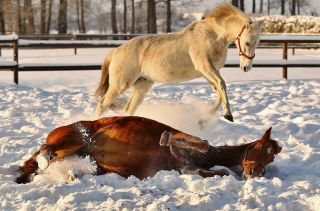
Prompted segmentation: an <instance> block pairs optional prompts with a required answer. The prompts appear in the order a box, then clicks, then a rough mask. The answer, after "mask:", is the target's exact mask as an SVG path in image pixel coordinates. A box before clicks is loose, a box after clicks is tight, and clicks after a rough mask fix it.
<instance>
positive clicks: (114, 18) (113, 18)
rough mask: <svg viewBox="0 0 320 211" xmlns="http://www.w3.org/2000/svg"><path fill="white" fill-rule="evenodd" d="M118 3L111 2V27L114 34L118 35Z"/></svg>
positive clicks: (112, 0)
mask: <svg viewBox="0 0 320 211" xmlns="http://www.w3.org/2000/svg"><path fill="white" fill-rule="evenodd" d="M116 3H117V2H116V0H111V25H112V33H113V34H118V27H117V12H116Z"/></svg>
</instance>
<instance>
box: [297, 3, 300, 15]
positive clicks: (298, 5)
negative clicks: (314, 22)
mask: <svg viewBox="0 0 320 211" xmlns="http://www.w3.org/2000/svg"><path fill="white" fill-rule="evenodd" d="M297 8H298V15H300V9H301V2H300V0H297Z"/></svg>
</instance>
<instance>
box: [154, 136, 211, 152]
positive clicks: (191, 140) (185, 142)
mask: <svg viewBox="0 0 320 211" xmlns="http://www.w3.org/2000/svg"><path fill="white" fill-rule="evenodd" d="M160 145H161V146H176V147H180V148H185V149H191V150H196V151H198V152H201V153H205V152H207V151H208V149H209V144H208V142H207V141H205V140H201V139H200V138H198V137H195V136H190V135H187V134H185V133H176V134H174V135H172V134H171V133H169V132H167V131H164V132H163V133H162V135H161V137H160Z"/></svg>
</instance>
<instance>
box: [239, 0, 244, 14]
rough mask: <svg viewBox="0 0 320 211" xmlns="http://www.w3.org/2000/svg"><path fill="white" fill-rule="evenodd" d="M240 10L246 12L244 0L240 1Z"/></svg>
mask: <svg viewBox="0 0 320 211" xmlns="http://www.w3.org/2000/svg"><path fill="white" fill-rule="evenodd" d="M240 9H241V10H242V11H244V0H240Z"/></svg>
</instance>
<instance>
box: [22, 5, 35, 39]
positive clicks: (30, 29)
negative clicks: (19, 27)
mask: <svg viewBox="0 0 320 211" xmlns="http://www.w3.org/2000/svg"><path fill="white" fill-rule="evenodd" d="M24 15H25V17H26V20H27V27H26V33H29V34H34V33H35V27H34V18H33V8H32V0H24Z"/></svg>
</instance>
